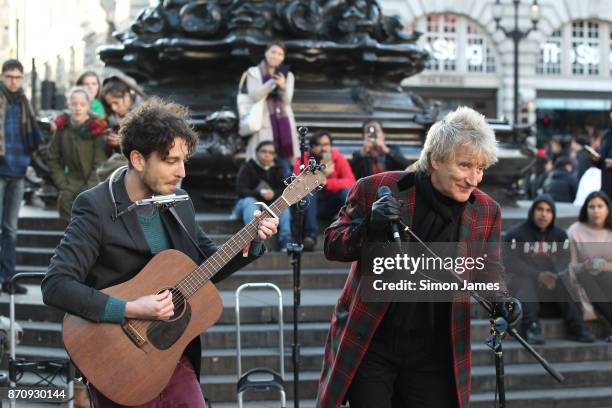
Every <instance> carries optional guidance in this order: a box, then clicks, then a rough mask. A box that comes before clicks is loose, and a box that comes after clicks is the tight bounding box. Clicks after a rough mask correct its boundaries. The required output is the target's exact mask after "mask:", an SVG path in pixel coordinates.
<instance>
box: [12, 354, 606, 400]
mask: <svg viewBox="0 0 612 408" xmlns="http://www.w3.org/2000/svg"><path fill="white" fill-rule="evenodd" d="M551 345H552V346H554V344H551ZM551 345H548V346H546V347H550V346H551ZM596 346H604V347H606V348H608V349H609V348H610V346H609V345H607V344H601V343H600V344H594V345H580V346H579V347H581V348H583V347H590V348H593V347H596ZM518 347H520V346H519V345H518V344H516V343H508V344H507V345H506V351H505V354H506V367H505V368H506V387H507V389H508V390H509V391H510V390H529V389H539V388H541V387H543V386H545V387H546V388H548V389H550V388H557V389H560V390H561V389H565V388H567V387H572V388H579V387H587V386H588V387H597V386H605V385H608V384H611V383H612V360H611V359H610V356H609V355H608V356H607V358H604V359H602V360H601V361H590V362H584V361H582V362H568V363H561V362H554V363H553V365H554V367H555V368H556V369H557V370H559V371H560V372H561V373H562V374H563V375H564V376H565V377H566V381H565V382H564V383H563V384H557V383H556V382H555V381H554V380H553V379H552V378H550V377H549V376H548V374H547V373H546V372H545V371H544V370H543V368H542V367H541V366H539V364H537V363H534V362H533V360H530V361H528V363H527V364H513V363H512V362H511V361H510V360H511V358H509V357H511V355H512V352H511V350H512V349H517V348H518ZM542 348H544V347H542ZM570 350H571V348H566V350H565V354H569V352H570ZM482 351H484V350H482V348H480V351H479V347H474V354H476V355H477V354H480V353H481V352H482ZM17 352H18V357H21V358H26V359H28V360H31V359H38V358H52V359H62V358H66V356H67V355H66V353H65V351H64V350H63V349H59V348H48V347H27V346H21V345H20V346H18V349H17ZM487 352H488V353H489V354H490V351H487ZM524 354H526V353H524ZM608 354H609V352H608ZM243 356H244V358H243V370H248V369H250V368H253V367H262V366H264V367H270V368H274V369H278V352H277V350H276V349H245V350H244V354H243ZM321 357H322V348H304V349H303V350H302V358H301V363H302V372H301V378H300V382H301V383H302V384H301V386H300V392H301V394H300V395H301V397H302V398H308V397H311V398H314V394H310V393H312V392H315V391H314V390H315V389H316V383H317V381H318V377H317V376H318V373H319V371H320V367H321ZM544 357H546V356H544ZM224 360H225V361H227V362H231V363H232V364H233V362H235V351H234V350H227V349H226V350H211V349H207V350H204V351H203V353H202V363H203V373H205V375H204V376H203V377H202V378H201V380H202V383H203V388H204V390H205V392H206V395H207V396H208V397H209V398H211V400H212V401H228V400H232V398H233V395H234V392H235V381H236V370H235V369H234V370H233V371H231V372H227V373H224V374H219V373H218V367H220V365H222V364H227V363H226V362H224ZM477 361H478V358H475V359H474V367H473V370H472V387H473V388H472V389H473V391H474V392H475V393H478V392H486V391H487V390H492V389H494V388H493V387H494V384H495V383H494V365H493V363H492V362H491V363H490V364H488V365H479V363H478V362H477ZM285 364H286V365H285V367H286V372H287V374H288V377H287V378H290V368H291V360H290V352H289V351H288V352H287V353H286V359H285ZM3 368H6V365H5V366H4V367H3ZM288 387H289V385H288ZM257 397H259V398H265V397H266V396H265V395H257Z"/></svg>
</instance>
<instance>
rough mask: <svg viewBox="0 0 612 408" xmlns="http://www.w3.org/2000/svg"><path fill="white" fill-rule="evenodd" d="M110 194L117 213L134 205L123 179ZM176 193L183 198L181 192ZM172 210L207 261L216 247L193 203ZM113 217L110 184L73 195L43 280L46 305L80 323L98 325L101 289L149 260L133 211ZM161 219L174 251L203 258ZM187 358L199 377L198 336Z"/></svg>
mask: <svg viewBox="0 0 612 408" xmlns="http://www.w3.org/2000/svg"><path fill="white" fill-rule="evenodd" d="M113 191H114V195H115V200H116V203H117V207H118V210H119V212H121V211H122V210H124V209H126V208H127V207H128V206H129V205H130V204H131V203H132V202H131V201H130V199H129V197H128V194H127V191H126V189H125V183H124V176H121V177H119V178H117V180H116V181H115V182H114V183H113ZM176 193H177V194H185V192H184V191H183V190H180V189H179V190H177V191H176ZM175 208H176V211H177V213H178V215H179V217H180V218H181V220H182V221H183V223H184V224H185V227H186V228H187V230H188V231H189V234H190V235H191V236H192V237H193V238H194V239H195V240H196V242H197V243H198V246H199V247H200V249H201V250H202V252H204V254H206V255H207V257H208V256H211V255H212V254H213V253H214V252H215V251H216V250H217V246H216V245H215V244H214V243H213V242H212V241H211V240H210V238H208V237H207V236H206V234H205V233H204V232H203V231H202V229H201V228H200V227H199V226H198V224H197V223H196V221H195V211H194V208H193V204H192V202H191V201H183V202H180V203H178V204H177V205H176V206H175ZM113 214H114V208H113V203H112V200H111V197H110V194H109V187H108V182H105V183H100V184H98V185H97V186H96V187H94V188H92V189H90V190H87V191H85V192H83V193H81V194H80V195H79V196H78V197H77V199H76V200H75V202H74V206H73V209H72V219H71V221H70V224H69V225H68V227H67V229H66V232H65V233H64V238H63V239H62V241H61V242H60V244H59V246H58V247H57V248H56V249H55V254H54V255H53V257H52V258H51V263H50V265H49V269H48V271H47V276H46V277H45V279H44V280H43V282H42V294H43V301H44V302H45V304H47V305H50V306H54V307H57V308H59V309H61V310H63V311H65V312H68V313H71V314H74V315H77V316H80V317H82V318H84V319H88V320H91V321H94V322H100V321H101V319H102V317H103V315H104V310H105V307H106V303H107V301H108V298H109V296H108V295H106V294H104V293H102V292H101V291H100V290H99V289H103V288H106V287H109V286H113V285H116V284H119V283H122V282H125V281H127V280H130V279H131V278H132V277H134V276H135V275H136V274H137V273H138V272H139V271H140V270H141V269H142V268H143V267H144V266H145V264H147V262H149V260H150V259H151V258H152V257H153V255H152V254H151V249H150V248H149V245H148V244H147V241H146V240H145V237H144V233H143V231H142V228H141V226H140V224H139V222H138V218H137V216H136V212H134V211H131V212H128V213H125V214H124V215H122V216H121V217H120V218H119V219H117V220H116V221H113V220H112V218H111V216H112V215H113ZM161 218H162V222H163V224H164V226H165V227H166V230H167V232H168V236H169V238H170V241H171V243H172V247H173V248H174V249H178V250H180V251H181V252H183V253H184V254H186V255H187V256H189V257H190V258H191V259H193V261H194V262H195V263H196V264H198V265H200V264H202V262H204V258H203V257H202V256H201V255H200V254H199V252H198V251H197V249H196V248H195V247H194V245H193V244H192V243H191V242H190V241H189V238H187V237H186V236H185V233H184V231H183V230H182V228H181V227H180V226H179V225H178V223H177V222H176V220H175V219H174V218H173V217H172V214H170V213H169V212H168V211H162V213H161ZM259 255H261V254H259ZM256 258H257V257H256V256H248V257H243V256H242V254H238V255H237V256H236V257H235V258H234V259H232V260H231V261H230V262H229V263H228V264H227V265H226V266H225V267H224V268H223V269H221V271H219V273H217V274H216V275H215V277H213V279H212V281H213V282H218V281H220V280H222V279H223V278H225V277H226V276H229V275H230V274H231V273H233V272H235V271H236V270H238V269H240V268H241V267H243V266H245V265H246V264H248V263H250V262H252V261H253V260H254V259H256ZM124 300H125V299H124ZM130 300H132V299H130ZM187 355H188V357H189V359H190V360H191V363H192V364H193V367H194V369H195V371H196V373H197V374H198V376H199V371H200V361H201V346H200V338H199V337H197V338H196V339H194V340H193V341H192V342H191V343H190V344H189V346H188V347H187ZM198 378H199V377H198Z"/></svg>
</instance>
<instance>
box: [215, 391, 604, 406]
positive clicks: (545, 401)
mask: <svg viewBox="0 0 612 408" xmlns="http://www.w3.org/2000/svg"><path fill="white" fill-rule="evenodd" d="M249 396H250V395H249ZM300 398H301V400H300V408H315V401H314V400H306V399H304V398H303V397H302V396H301V395H300ZM611 401H612V387H583V388H567V389H562V390H558V389H554V390H547V389H542V390H531V391H507V392H506V402H507V406H509V407H521V408H610V407H612V403H611ZM494 402H495V397H494V394H493V393H492V392H487V393H475V394H474V393H473V394H472V398H471V399H470V407H471V408H490V407H492V406H495V405H494ZM293 406H294V404H293V401H292V400H288V401H287V408H293ZM235 407H236V401H235V399H234V400H233V401H231V402H221V403H219V402H216V403H215V404H214V408H235ZM278 407H279V402H278V400H273V399H272V398H270V399H269V400H267V401H250V400H249V399H248V396H247V398H245V403H244V408H278Z"/></svg>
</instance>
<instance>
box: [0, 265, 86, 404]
mask: <svg viewBox="0 0 612 408" xmlns="http://www.w3.org/2000/svg"><path fill="white" fill-rule="evenodd" d="M45 275H46V273H44V272H21V273H17V274H15V275H14V276H13V277H12V278H11V281H10V284H11V287H14V285H15V283H17V281H19V280H22V279H33V278H34V279H42V278H44V277H45ZM9 303H10V304H9V307H10V320H11V330H10V336H11V337H10V338H11V340H12V341H11V356H10V358H9V364H8V371H9V381H10V387H11V388H14V387H15V386H16V385H17V381H18V380H19V379H20V378H21V377H22V376H23V374H24V373H26V372H27V373H32V374H34V375H35V376H37V377H38V379H39V380H38V382H36V383H35V384H28V386H29V387H50V388H58V386H57V385H56V384H55V383H54V382H53V381H54V380H55V379H56V378H57V377H58V376H62V377H64V378H65V380H66V385H67V395H66V399H65V400H64V402H67V407H68V408H73V407H74V366H73V365H72V363H71V362H70V359H40V360H26V359H17V358H16V354H17V353H16V350H15V348H16V346H15V341H14V339H15V321H16V320H15V294H14V293H13V291H12V290H11V293H10V294H9ZM10 402H11V408H13V407H15V404H16V401H15V399H11V400H10Z"/></svg>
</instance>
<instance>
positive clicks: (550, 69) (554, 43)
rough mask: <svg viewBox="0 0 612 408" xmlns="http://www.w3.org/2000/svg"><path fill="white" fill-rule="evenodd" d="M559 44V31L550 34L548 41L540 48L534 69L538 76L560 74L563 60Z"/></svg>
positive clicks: (561, 48)
mask: <svg viewBox="0 0 612 408" xmlns="http://www.w3.org/2000/svg"><path fill="white" fill-rule="evenodd" d="M561 43H562V41H561V30H557V31H555V32H554V33H552V35H551V36H550V38H549V39H548V41H546V42H545V43H544V44H542V45H541V46H540V55H539V57H538V66H537V68H536V72H537V73H538V74H551V75H555V74H561V61H562V59H563V58H562V55H561V54H562V51H563V47H562V46H561Z"/></svg>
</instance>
